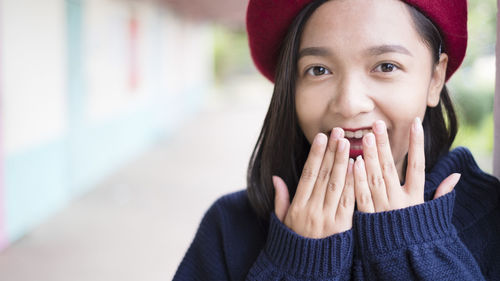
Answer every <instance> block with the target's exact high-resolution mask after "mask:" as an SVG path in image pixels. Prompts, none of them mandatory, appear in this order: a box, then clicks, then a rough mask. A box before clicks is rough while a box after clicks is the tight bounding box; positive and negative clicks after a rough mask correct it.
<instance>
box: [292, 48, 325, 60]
mask: <svg viewBox="0 0 500 281" xmlns="http://www.w3.org/2000/svg"><path fill="white" fill-rule="evenodd" d="M331 55H332V53H331V52H330V50H328V49H327V48H324V47H309V48H304V49H302V50H300V51H299V57H298V59H300V58H302V57H305V56H317V57H328V56H331Z"/></svg>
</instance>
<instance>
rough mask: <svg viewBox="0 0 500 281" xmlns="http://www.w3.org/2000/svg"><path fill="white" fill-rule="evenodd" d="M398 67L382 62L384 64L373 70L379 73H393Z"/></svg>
mask: <svg viewBox="0 0 500 281" xmlns="http://www.w3.org/2000/svg"><path fill="white" fill-rule="evenodd" d="M398 69H399V67H397V66H396V65H395V64H393V63H389V62H384V63H381V64H379V65H378V66H377V68H375V71H379V72H394V71H395V70H398Z"/></svg>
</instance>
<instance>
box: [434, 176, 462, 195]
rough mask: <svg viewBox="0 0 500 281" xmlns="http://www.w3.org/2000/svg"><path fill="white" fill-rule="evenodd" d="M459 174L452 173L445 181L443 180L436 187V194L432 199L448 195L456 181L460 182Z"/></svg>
mask: <svg viewBox="0 0 500 281" xmlns="http://www.w3.org/2000/svg"><path fill="white" fill-rule="evenodd" d="M460 176H461V175H460V174H459V173H454V174H451V175H449V176H448V177H447V178H446V179H444V180H443V181H442V182H441V184H440V185H439V186H438V188H437V190H436V193H435V194H434V199H436V198H439V197H441V196H443V195H446V194H448V193H449V192H451V191H452V190H453V188H455V186H456V185H457V183H458V181H459V180H460Z"/></svg>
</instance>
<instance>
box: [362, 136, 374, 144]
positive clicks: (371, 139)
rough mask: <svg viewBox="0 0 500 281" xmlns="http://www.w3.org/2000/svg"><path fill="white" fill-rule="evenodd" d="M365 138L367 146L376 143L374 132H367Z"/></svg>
mask: <svg viewBox="0 0 500 281" xmlns="http://www.w3.org/2000/svg"><path fill="white" fill-rule="evenodd" d="M364 139H365V144H366V146H373V144H375V136H374V135H373V134H372V133H368V134H366V136H365V137H364Z"/></svg>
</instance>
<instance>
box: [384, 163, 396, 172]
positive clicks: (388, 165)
mask: <svg viewBox="0 0 500 281" xmlns="http://www.w3.org/2000/svg"><path fill="white" fill-rule="evenodd" d="M392 172H394V163H392V162H389V161H386V162H384V163H382V173H383V174H390V173H392Z"/></svg>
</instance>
